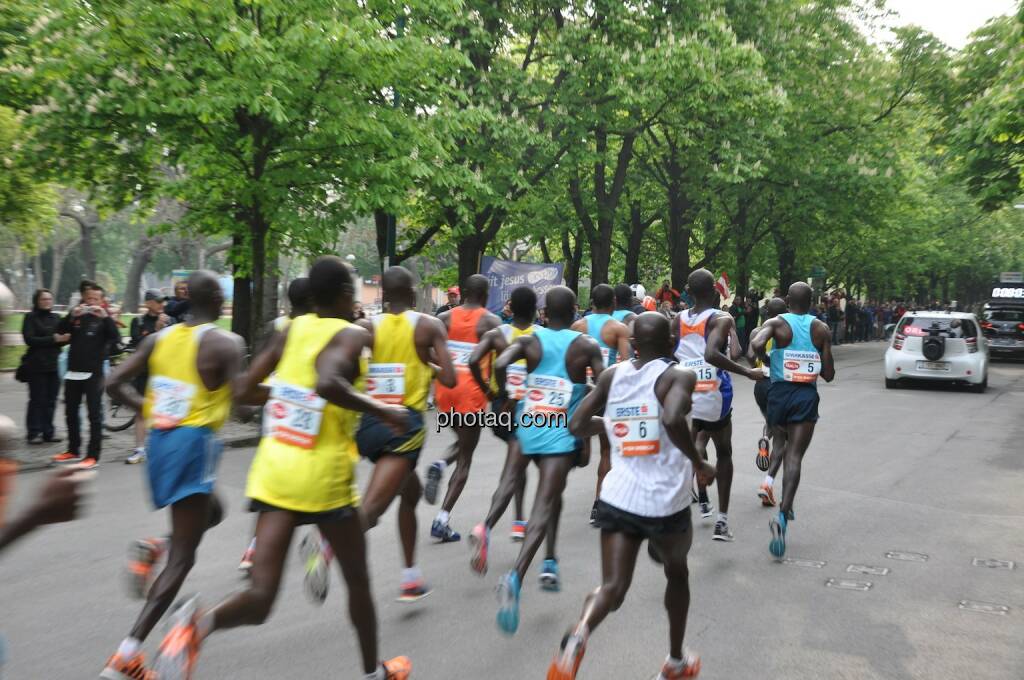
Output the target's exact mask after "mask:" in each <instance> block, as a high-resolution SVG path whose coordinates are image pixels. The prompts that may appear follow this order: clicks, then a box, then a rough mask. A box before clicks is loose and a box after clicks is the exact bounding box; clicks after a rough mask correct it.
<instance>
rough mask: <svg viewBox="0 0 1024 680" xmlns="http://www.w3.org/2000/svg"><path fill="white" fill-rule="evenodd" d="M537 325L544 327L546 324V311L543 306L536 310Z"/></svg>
mask: <svg viewBox="0 0 1024 680" xmlns="http://www.w3.org/2000/svg"><path fill="white" fill-rule="evenodd" d="M537 325H538V326H545V327H546V326H547V325H548V311H547V309H545V308H544V307H541V308H540V309H538V310H537Z"/></svg>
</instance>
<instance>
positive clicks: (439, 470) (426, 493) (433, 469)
mask: <svg viewBox="0 0 1024 680" xmlns="http://www.w3.org/2000/svg"><path fill="white" fill-rule="evenodd" d="M444 468H445V464H444V461H443V460H436V461H434V462H433V463H431V464H430V467H429V468H427V483H426V484H424V485H423V500H425V501H426V502H427V503H429V504H430V505H437V492H438V490H439V489H440V488H441V480H442V479H444Z"/></svg>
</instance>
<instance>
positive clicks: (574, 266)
mask: <svg viewBox="0 0 1024 680" xmlns="http://www.w3.org/2000/svg"><path fill="white" fill-rule="evenodd" d="M573 240H574V242H575V244H574V245H571V244H570V243H569V230H568V229H563V230H562V257H563V259H564V260H565V269H564V270H563V271H564V274H563V278H564V279H565V285H566V286H567V287H569V288H571V289H572V292H574V293H576V294H577V295H579V292H580V267H581V266H582V265H583V230H582V229H579V230H577V231H576V234H575V238H574V239H573ZM590 285H591V290H593V286H594V285H595V284H594V283H593V282H591V284H590Z"/></svg>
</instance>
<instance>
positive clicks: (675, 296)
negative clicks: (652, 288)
mask: <svg viewBox="0 0 1024 680" xmlns="http://www.w3.org/2000/svg"><path fill="white" fill-rule="evenodd" d="M654 299H655V300H657V301H658V305H659V306H660V305H661V303H662V302H667V303H669V304H670V305H674V304H676V303H677V302H679V291H678V290H676V289H675V288H673V287H672V286H670V285H669V283H668V281H664V282H663V283H662V284H661V288H659V289H658V292H657V293H655V294H654Z"/></svg>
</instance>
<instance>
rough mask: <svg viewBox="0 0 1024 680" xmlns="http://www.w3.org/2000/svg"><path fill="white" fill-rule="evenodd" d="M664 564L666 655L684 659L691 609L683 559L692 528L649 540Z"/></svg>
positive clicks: (684, 558)
mask: <svg viewBox="0 0 1024 680" xmlns="http://www.w3.org/2000/svg"><path fill="white" fill-rule="evenodd" d="M652 542H653V543H654V546H655V549H656V550H657V551H658V552H659V553H660V554H661V557H662V559H663V560H664V561H665V577H666V578H667V579H668V583H667V584H666V585H665V609H666V610H667V611H668V632H669V655H670V656H671V657H672V658H673V659H682V658H683V639H684V638H685V637H686V616H687V613H688V612H689V610H690V571H689V568H688V566H687V563H686V556H687V554H688V553H689V552H690V544H691V543H692V542H693V525H692V524H691V525H690V526H689V527H687V530H686V532H684V533H681V534H665V535H663V536H659V537H657V538H655V539H652Z"/></svg>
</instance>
